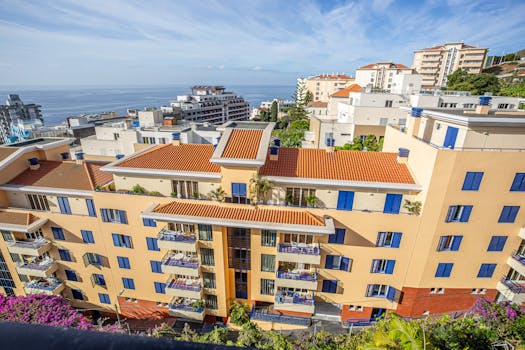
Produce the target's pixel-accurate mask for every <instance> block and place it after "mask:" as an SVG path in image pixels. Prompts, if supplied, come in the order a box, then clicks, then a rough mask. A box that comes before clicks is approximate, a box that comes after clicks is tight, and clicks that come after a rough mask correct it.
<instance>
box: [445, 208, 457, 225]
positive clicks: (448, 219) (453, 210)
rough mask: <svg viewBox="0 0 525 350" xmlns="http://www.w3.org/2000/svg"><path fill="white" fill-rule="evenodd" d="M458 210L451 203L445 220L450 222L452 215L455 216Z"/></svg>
mask: <svg viewBox="0 0 525 350" xmlns="http://www.w3.org/2000/svg"><path fill="white" fill-rule="evenodd" d="M457 211H458V207H457V205H451V206H450V207H448V212H447V217H446V218H445V222H452V220H453V219H454V216H456V212H457Z"/></svg>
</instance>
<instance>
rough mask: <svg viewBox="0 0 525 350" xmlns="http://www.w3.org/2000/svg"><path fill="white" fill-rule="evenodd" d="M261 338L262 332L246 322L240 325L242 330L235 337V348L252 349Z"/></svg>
mask: <svg viewBox="0 0 525 350" xmlns="http://www.w3.org/2000/svg"><path fill="white" fill-rule="evenodd" d="M261 338H262V332H261V330H260V329H259V327H257V325H256V324H255V323H253V322H247V323H245V324H243V325H242V330H241V331H240V332H239V336H238V337H237V343H236V345H237V346H243V347H254V346H256V345H257V344H258V343H259V341H260V340H261Z"/></svg>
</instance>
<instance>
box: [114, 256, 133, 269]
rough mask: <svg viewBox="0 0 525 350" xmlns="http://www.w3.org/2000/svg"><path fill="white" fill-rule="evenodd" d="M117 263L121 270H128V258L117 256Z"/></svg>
mask: <svg viewBox="0 0 525 350" xmlns="http://www.w3.org/2000/svg"><path fill="white" fill-rule="evenodd" d="M117 261H118V267H120V268H121V269H130V268H131V266H130V265H129V258H126V257H124V256H117Z"/></svg>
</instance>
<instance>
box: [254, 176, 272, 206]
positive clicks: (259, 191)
mask: <svg viewBox="0 0 525 350" xmlns="http://www.w3.org/2000/svg"><path fill="white" fill-rule="evenodd" d="M271 190H272V184H271V183H270V181H268V179H267V178H266V177H264V176H262V175H260V174H257V173H254V174H253V176H252V177H251V178H250V199H251V201H252V202H253V203H255V204H257V203H258V202H260V201H262V202H264V201H265V200H266V196H267V195H268V192H270V191H271Z"/></svg>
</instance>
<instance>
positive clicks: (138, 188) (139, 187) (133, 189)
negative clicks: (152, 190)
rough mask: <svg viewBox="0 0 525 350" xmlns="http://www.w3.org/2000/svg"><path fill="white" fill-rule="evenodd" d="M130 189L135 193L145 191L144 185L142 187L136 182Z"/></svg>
mask: <svg viewBox="0 0 525 350" xmlns="http://www.w3.org/2000/svg"><path fill="white" fill-rule="evenodd" d="M131 191H132V192H133V193H136V194H144V193H146V189H145V188H144V187H142V186H141V185H139V184H136V185H135V186H133V188H132V189H131Z"/></svg>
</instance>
